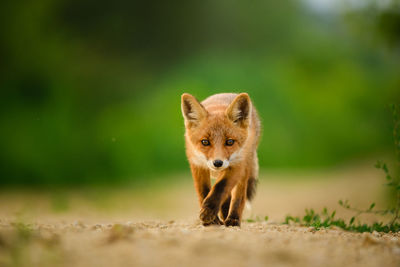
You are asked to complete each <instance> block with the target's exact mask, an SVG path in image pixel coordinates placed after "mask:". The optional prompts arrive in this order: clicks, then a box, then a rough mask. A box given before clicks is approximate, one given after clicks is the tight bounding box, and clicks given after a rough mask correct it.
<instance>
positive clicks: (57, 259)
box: [0, 168, 400, 267]
mask: <svg viewBox="0 0 400 267" xmlns="http://www.w3.org/2000/svg"><path fill="white" fill-rule="evenodd" d="M264 175H265V177H263V178H262V179H261V183H260V187H259V190H258V195H257V197H256V200H255V202H254V203H253V210H252V211H251V212H249V211H248V212H247V214H246V215H245V216H246V218H255V217H256V216H259V217H261V218H263V217H264V216H265V215H268V216H269V217H270V219H269V221H268V222H256V223H248V222H243V225H242V227H241V228H237V227H235V228H232V227H230V228H226V227H224V226H213V227H203V226H202V225H201V224H200V223H199V221H198V220H197V212H198V207H197V203H196V197H195V195H194V194H193V188H192V185H191V182H190V180H188V182H187V183H180V184H176V185H171V186H169V187H160V188H158V189H155V188H148V189H146V188H141V189H140V190H135V189H132V188H125V189H122V188H121V189H118V190H95V191H90V190H89V191H69V192H63V191H57V192H48V191H46V192H37V191H36V192H35V191H21V190H18V191H6V192H2V193H1V194H0V266H74V267H78V266H85V267H86V266H202V267H203V266H221V265H227V266H266V265H270V266H400V235H399V234H398V233H396V234H393V233H392V234H382V233H372V234H370V233H368V234H367V233H364V234H357V233H348V232H344V231H342V230H340V229H324V230H320V231H315V230H314V229H312V228H305V227H299V226H287V225H282V224H280V223H281V222H282V221H283V219H284V216H285V215H286V214H288V213H290V214H293V215H300V214H302V213H303V210H304V208H310V207H313V208H316V209H319V208H322V207H323V206H327V207H328V208H331V209H332V208H335V209H337V208H338V206H337V200H338V199H340V198H347V199H349V200H350V201H351V202H352V203H354V204H355V205H361V206H363V205H368V204H369V203H370V201H371V200H374V199H375V200H376V199H377V200H378V206H379V205H380V202H382V201H383V200H384V199H385V191H382V190H380V189H384V188H383V187H382V186H381V183H382V177H381V175H380V173H379V172H374V170H373V169H371V168H361V169H360V168H357V169H345V170H341V171H332V172H328V173H326V172H325V173H323V174H322V173H313V174H310V173H309V174H296V175H297V176H302V175H304V176H306V179H298V178H299V177H296V179H291V178H289V179H287V177H284V176H286V175H293V174H282V173H280V174H272V173H269V174H264ZM320 175H324V177H326V179H322V180H321V179H313V176H315V177H319V176H320ZM315 177H314V178H315ZM166 179H168V177H166ZM377 189H378V190H377ZM338 215H339V216H342V217H345V218H346V217H348V216H350V214H347V213H346V212H344V211H342V210H339V209H338ZM363 219H365V220H374V219H375V218H363Z"/></svg>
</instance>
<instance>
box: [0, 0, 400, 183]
mask: <svg viewBox="0 0 400 267" xmlns="http://www.w3.org/2000/svg"><path fill="white" fill-rule="evenodd" d="M0 5H1V8H0V20H1V23H0V40H1V42H0V125H1V128H0V184H1V185H3V186H4V185H58V184H59V185H66V184H70V185H77V184H92V183H93V184H120V183H126V182H129V183H131V182H139V181H148V180H151V179H155V180H157V179H159V177H162V175H165V174H173V173H178V172H181V171H187V170H188V164H187V161H186V157H185V153H184V139H183V133H184V126H183V119H182V116H181V111H180V95H181V94H182V93H183V92H189V93H191V94H193V95H195V96H197V97H198V98H199V99H204V98H205V97H207V96H208V95H211V94H215V93H220V92H248V93H249V94H250V96H251V98H252V100H253V102H254V103H255V105H256V107H257V109H258V110H259V113H260V116H261V118H262V121H263V128H264V131H263V138H262V141H261V144H260V147H259V158H260V165H261V167H262V168H279V169H291V168H321V167H331V166H336V165H338V164H343V163H346V162H352V161H354V160H358V159H365V158H371V157H375V156H376V155H378V154H379V155H380V154H382V153H383V154H384V153H388V152H389V151H392V140H391V116H390V112H389V109H388V104H390V103H395V102H398V100H399V99H400V71H399V70H400V5H399V1H361V0H360V1H344V0H343V1H329V0H326V1H318V0H307V1H305V0H303V1H295V0H285V1H261V0H252V1H232V0H230V1H227V0H225V1H173V2H171V1H122V0H117V1H112V2H109V1H93V0H88V1H77V0H68V1H67V0H38V1H5V2H2V3H1V4H0ZM169 179H170V178H169Z"/></svg>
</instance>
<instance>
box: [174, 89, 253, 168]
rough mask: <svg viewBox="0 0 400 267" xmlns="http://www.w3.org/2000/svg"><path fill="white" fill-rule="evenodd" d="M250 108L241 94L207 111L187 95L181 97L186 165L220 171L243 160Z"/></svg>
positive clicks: (245, 95) (244, 94)
mask: <svg viewBox="0 0 400 267" xmlns="http://www.w3.org/2000/svg"><path fill="white" fill-rule="evenodd" d="M251 109H252V105H251V101H250V98H249V96H248V94H246V93H241V94H239V95H237V96H236V97H235V98H234V100H233V101H232V102H231V103H230V104H229V105H228V106H227V107H224V106H222V108H216V109H212V110H211V109H209V110H207V109H206V108H205V107H204V106H203V105H202V104H201V103H200V102H199V101H197V99H196V98H195V97H194V96H192V95H190V94H186V93H185V94H183V95H182V113H183V117H184V119H185V127H186V146H187V150H188V156H189V161H191V162H192V163H193V164H196V165H202V166H204V167H208V168H209V169H210V170H212V171H219V170H224V169H226V168H228V167H229V166H234V165H235V164H237V163H238V162H240V161H241V159H242V157H243V155H242V154H243V153H242V152H243V151H242V148H243V146H244V144H245V142H246V140H247V136H248V128H249V124H250V118H251V111H252V110H251Z"/></svg>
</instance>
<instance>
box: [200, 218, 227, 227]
mask: <svg viewBox="0 0 400 267" xmlns="http://www.w3.org/2000/svg"><path fill="white" fill-rule="evenodd" d="M223 224H224V223H223V222H221V220H220V219H219V218H218V217H217V218H216V219H215V220H214V221H212V222H211V223H205V222H203V225H204V226H210V225H223Z"/></svg>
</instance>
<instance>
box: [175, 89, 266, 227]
mask: <svg viewBox="0 0 400 267" xmlns="http://www.w3.org/2000/svg"><path fill="white" fill-rule="evenodd" d="M182 113H183V116H184V118H185V126H186V133H185V141H186V155H187V157H188V160H189V163H190V167H191V170H192V175H193V179H194V185H195V188H196V191H197V194H198V198H199V203H200V207H201V210H200V219H201V220H202V221H203V224H204V225H209V224H220V223H222V222H221V221H220V219H222V220H223V221H224V224H225V225H227V226H239V225H240V221H241V217H242V212H243V208H244V205H245V202H246V200H247V192H248V190H247V189H248V188H247V187H248V184H249V183H250V184H251V185H253V184H254V179H256V178H257V176H258V159H257V152H256V149H257V146H258V142H259V137H260V120H259V118H258V115H257V112H256V110H255V108H254V107H253V105H252V103H251V100H250V98H249V96H248V95H247V94H246V93H242V94H217V95H213V96H210V97H209V98H207V99H206V100H204V101H203V102H201V103H199V102H198V101H197V100H196V98H194V97H193V96H192V95H189V94H183V95H182ZM228 139H232V140H234V143H233V145H232V146H228V145H227V144H226V141H227V140H228ZM202 140H208V141H209V143H210V145H208V146H205V145H203V144H202ZM214 160H221V161H223V166H221V167H219V168H216V167H215V165H214V164H213V162H214ZM210 176H215V177H216V178H217V181H216V183H215V184H214V186H213V187H211V182H210ZM249 179H251V182H249ZM249 190H250V192H251V190H253V188H249ZM229 199H230V202H229ZM223 204H224V205H223ZM222 206H223V209H221V207H222ZM218 213H219V215H220V218H219V217H218Z"/></svg>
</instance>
